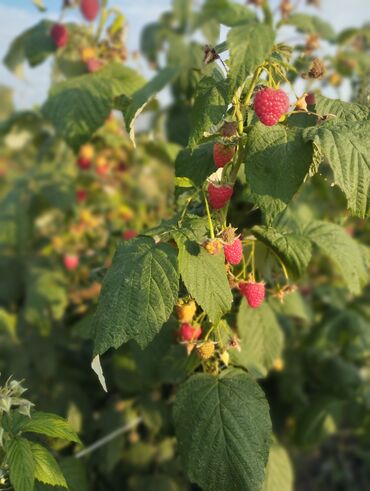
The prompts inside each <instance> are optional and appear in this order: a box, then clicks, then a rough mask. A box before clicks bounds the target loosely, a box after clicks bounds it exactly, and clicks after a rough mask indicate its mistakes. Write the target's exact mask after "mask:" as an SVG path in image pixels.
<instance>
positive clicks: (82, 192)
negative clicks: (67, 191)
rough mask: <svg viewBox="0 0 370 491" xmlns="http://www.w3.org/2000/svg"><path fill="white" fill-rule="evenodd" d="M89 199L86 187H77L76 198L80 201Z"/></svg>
mask: <svg viewBox="0 0 370 491" xmlns="http://www.w3.org/2000/svg"><path fill="white" fill-rule="evenodd" d="M86 199H87V191H86V189H77V191H76V200H77V202H78V203H83V202H84V201H86Z"/></svg>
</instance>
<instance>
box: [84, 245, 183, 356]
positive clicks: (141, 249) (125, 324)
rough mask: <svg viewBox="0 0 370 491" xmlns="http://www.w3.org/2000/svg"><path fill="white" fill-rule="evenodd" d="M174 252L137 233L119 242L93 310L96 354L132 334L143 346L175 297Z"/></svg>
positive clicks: (152, 335) (118, 344) (126, 339)
mask: <svg viewBox="0 0 370 491" xmlns="http://www.w3.org/2000/svg"><path fill="white" fill-rule="evenodd" d="M178 288H179V275H178V271H177V251H176V250H175V249H174V248H173V247H171V246H169V245H168V244H159V245H156V244H155V242H154V240H153V239H151V238H149V237H139V238H137V239H135V240H132V241H129V242H127V243H124V244H122V245H120V246H119V248H118V250H117V252H116V255H115V257H114V260H113V264H112V266H111V268H110V269H109V270H108V272H107V275H106V277H105V279H104V282H103V289H102V293H101V295H100V299H99V304H98V307H97V310H96V314H95V320H94V324H95V354H102V353H104V352H105V351H106V350H107V349H109V348H111V347H114V348H118V347H119V346H121V344H123V343H124V342H126V341H129V340H130V339H134V340H135V341H137V343H138V344H139V345H140V346H141V347H142V348H144V347H145V346H146V345H147V344H148V343H149V342H150V341H151V340H152V339H153V338H154V336H155V335H156V334H157V333H158V332H159V330H160V329H161V327H162V326H163V324H164V323H165V322H166V321H167V319H168V318H169V316H170V314H171V311H172V309H173V306H174V304H175V303H176V300H177V293H178Z"/></svg>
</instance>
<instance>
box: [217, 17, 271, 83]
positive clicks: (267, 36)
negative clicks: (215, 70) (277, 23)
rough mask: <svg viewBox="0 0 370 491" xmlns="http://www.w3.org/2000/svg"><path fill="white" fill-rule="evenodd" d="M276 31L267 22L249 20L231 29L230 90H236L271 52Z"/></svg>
mask: <svg viewBox="0 0 370 491" xmlns="http://www.w3.org/2000/svg"><path fill="white" fill-rule="evenodd" d="M273 42H274V33H273V31H272V29H271V27H269V26H268V25H266V24H260V23H258V22H249V23H247V24H243V25H240V26H236V27H233V28H231V29H230V32H229V34H228V36H227V43H228V47H229V50H230V71H229V77H230V84H231V87H230V90H232V91H235V90H236V89H237V88H238V87H240V86H241V85H243V84H244V82H245V80H246V79H247V77H248V76H249V75H251V73H252V72H253V71H254V70H255V69H256V68H257V66H258V65H260V64H261V63H262V62H263V61H264V60H265V59H266V58H267V57H268V55H269V54H270V52H271V49H272V45H273Z"/></svg>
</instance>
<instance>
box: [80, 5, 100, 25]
mask: <svg viewBox="0 0 370 491" xmlns="http://www.w3.org/2000/svg"><path fill="white" fill-rule="evenodd" d="M80 10H81V13H82V15H83V16H84V17H85V19H86V20H88V21H89V22H92V21H93V20H95V19H96V16H97V15H98V13H99V0H81V2H80Z"/></svg>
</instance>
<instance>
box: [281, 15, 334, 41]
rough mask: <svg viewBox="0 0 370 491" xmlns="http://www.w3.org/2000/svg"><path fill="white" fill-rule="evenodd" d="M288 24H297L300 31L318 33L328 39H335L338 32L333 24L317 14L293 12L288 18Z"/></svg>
mask: <svg viewBox="0 0 370 491" xmlns="http://www.w3.org/2000/svg"><path fill="white" fill-rule="evenodd" d="M286 23H287V24H290V25H291V26H295V27H296V28H297V29H298V31H301V32H304V33H306V34H318V35H319V36H320V37H321V38H323V39H327V40H328V41H335V39H336V34H335V31H334V29H333V28H332V26H331V25H330V24H329V23H328V22H326V21H324V20H322V19H321V18H320V17H317V16H316V15H308V14H292V15H290V16H289V17H288V19H287V20H286Z"/></svg>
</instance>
